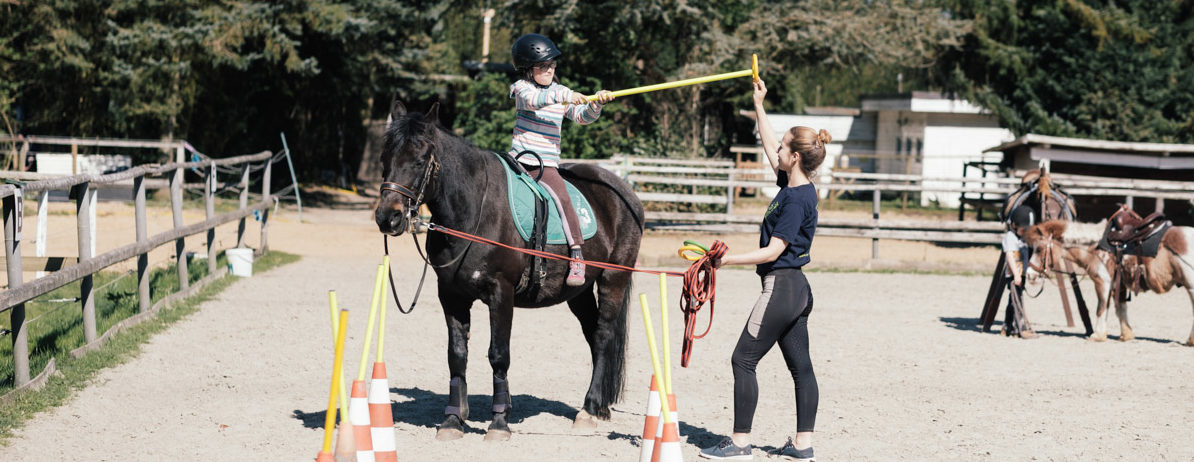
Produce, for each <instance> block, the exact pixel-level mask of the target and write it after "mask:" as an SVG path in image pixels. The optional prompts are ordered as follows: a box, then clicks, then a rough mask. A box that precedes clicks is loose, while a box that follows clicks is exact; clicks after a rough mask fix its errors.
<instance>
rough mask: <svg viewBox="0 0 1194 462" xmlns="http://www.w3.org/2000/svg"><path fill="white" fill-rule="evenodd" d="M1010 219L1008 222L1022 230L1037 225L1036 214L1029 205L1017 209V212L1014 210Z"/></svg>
mask: <svg viewBox="0 0 1194 462" xmlns="http://www.w3.org/2000/svg"><path fill="white" fill-rule="evenodd" d="M1008 218H1009V220H1008V222H1010V223H1011V224H1014V225H1016V226H1019V227H1021V228H1028V227H1031V226H1032V225H1035V224H1036V212H1035V211H1033V210H1032V207H1029V206H1027V205H1021V206H1019V207H1016V208H1015V210H1012V216H1011V217H1008Z"/></svg>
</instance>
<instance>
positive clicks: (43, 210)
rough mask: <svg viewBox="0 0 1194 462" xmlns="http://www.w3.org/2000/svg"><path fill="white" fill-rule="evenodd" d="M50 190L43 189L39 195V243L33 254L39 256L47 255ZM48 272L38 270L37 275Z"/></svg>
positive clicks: (35, 246)
mask: <svg viewBox="0 0 1194 462" xmlns="http://www.w3.org/2000/svg"><path fill="white" fill-rule="evenodd" d="M49 205H50V191H49V190H45V191H42V192H41V194H38V196H37V238H36V239H37V243H36V244H35V245H34V250H33V254H34V255H36V256H38V257H44V256H46V234H47V230H48V228H49V224H48V222H49V216H50V207H49ZM45 275H46V272H45V271H42V270H38V271H37V277H39V278H40V277H42V276H45Z"/></svg>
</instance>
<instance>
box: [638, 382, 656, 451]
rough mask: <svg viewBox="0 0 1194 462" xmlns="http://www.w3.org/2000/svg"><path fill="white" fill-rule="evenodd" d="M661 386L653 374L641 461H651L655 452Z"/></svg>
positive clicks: (644, 426)
mask: <svg viewBox="0 0 1194 462" xmlns="http://www.w3.org/2000/svg"><path fill="white" fill-rule="evenodd" d="M659 421H660V419H659V386H658V383H657V380H655V375H654V374H652V375H651V394H650V395H648V396H647V418H646V420H645V421H644V422H643V441H642V443H641V445H642V446H641V447H642V450H641V451H640V452H639V456H638V460H639V462H651V455H652V453H654V452H655V434H656V433H658V431H659Z"/></svg>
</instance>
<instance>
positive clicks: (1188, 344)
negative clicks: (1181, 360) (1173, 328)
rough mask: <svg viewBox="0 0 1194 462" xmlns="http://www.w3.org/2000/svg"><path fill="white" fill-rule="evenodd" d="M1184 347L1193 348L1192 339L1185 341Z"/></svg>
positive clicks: (1193, 339)
mask: <svg viewBox="0 0 1194 462" xmlns="http://www.w3.org/2000/svg"><path fill="white" fill-rule="evenodd" d="M1186 346H1188V347H1194V338H1192V339H1190V340H1186Z"/></svg>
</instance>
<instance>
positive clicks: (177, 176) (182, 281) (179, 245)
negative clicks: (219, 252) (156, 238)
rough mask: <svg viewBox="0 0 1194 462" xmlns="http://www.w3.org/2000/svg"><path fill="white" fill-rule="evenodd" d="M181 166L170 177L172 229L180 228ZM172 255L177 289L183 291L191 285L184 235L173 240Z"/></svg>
mask: <svg viewBox="0 0 1194 462" xmlns="http://www.w3.org/2000/svg"><path fill="white" fill-rule="evenodd" d="M183 173H184V170H183V168H182V167H178V168H176V169H174V175H173V176H171V177H170V210H171V212H172V213H173V215H174V229H179V228H182V180H183ZM174 257H175V260H176V263H177V264H176V266H177V267H178V290H179V291H183V290H187V289H189V288H190V287H191V280H190V271H188V270H187V246H186V237H179V238H178V239H176V240H175V241H174Z"/></svg>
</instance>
